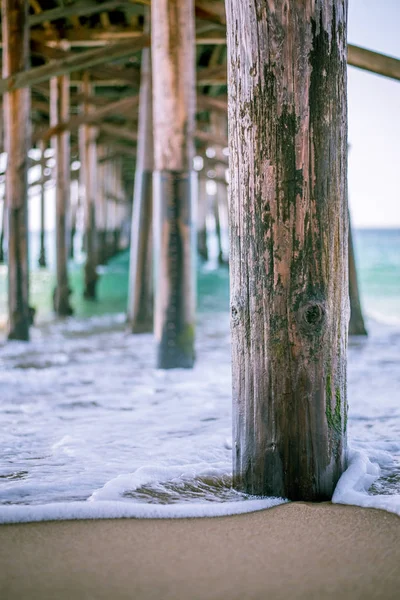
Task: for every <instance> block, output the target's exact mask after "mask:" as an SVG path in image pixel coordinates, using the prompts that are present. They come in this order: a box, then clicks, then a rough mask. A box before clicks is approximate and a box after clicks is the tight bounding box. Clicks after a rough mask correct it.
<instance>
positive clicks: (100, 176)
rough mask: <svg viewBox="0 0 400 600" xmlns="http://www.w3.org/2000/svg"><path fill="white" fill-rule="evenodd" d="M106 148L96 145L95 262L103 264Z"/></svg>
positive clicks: (105, 254)
mask: <svg viewBox="0 0 400 600" xmlns="http://www.w3.org/2000/svg"><path fill="white" fill-rule="evenodd" d="M106 157H107V148H106V147H105V146H104V145H103V144H98V145H97V160H98V164H97V189H96V231H97V263H98V264H99V265H104V264H106V262H107V259H108V253H107V231H106V219H107V214H106V172H107V169H106V164H105V162H104V159H105V158H106Z"/></svg>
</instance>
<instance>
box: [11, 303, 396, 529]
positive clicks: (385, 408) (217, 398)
mask: <svg viewBox="0 0 400 600" xmlns="http://www.w3.org/2000/svg"><path fill="white" fill-rule="evenodd" d="M369 328H370V337H369V338H368V340H363V341H357V342H355V343H352V344H351V345H350V352H349V401H350V414H349V440H350V444H351V445H352V446H353V447H356V448H358V449H361V450H364V451H365V452H366V454H367V455H369V456H371V457H372V458H373V459H374V460H376V461H377V462H378V463H381V465H382V467H383V468H382V473H381V477H380V478H379V479H377V480H376V481H375V484H374V487H373V489H372V490H371V491H370V493H371V494H372V493H377V492H379V494H400V477H399V475H400V442H399V440H400V403H399V389H400V365H399V362H400V361H399V357H400V330H396V329H394V328H392V327H388V326H382V325H378V324H376V323H373V322H370V323H369ZM197 339H198V341H197V353H198V360H197V363H196V367H195V369H194V370H193V371H190V370H177V371H157V370H155V369H154V366H153V365H154V344H153V339H152V336H150V335H138V336H132V335H129V334H127V333H126V331H125V324H124V316H123V315H117V316H105V317H93V318H91V319H88V320H83V319H81V320H80V319H68V320H66V321H65V322H63V323H52V324H48V325H46V326H43V327H42V328H40V329H35V330H34V331H33V340H32V343H31V344H30V345H29V346H27V345H26V344H23V343H18V342H13V343H9V344H7V345H5V346H3V347H2V348H1V349H0V385H1V390H2V403H1V409H0V420H1V422H2V430H3V435H2V436H1V442H0V455H1V456H2V461H1V467H0V503H1V504H2V505H15V504H19V505H21V504H23V505H29V504H30V505H42V504H49V503H68V502H74V501H85V500H87V499H91V501H93V502H96V501H98V502H101V501H120V502H134V503H146V504H149V503H151V504H154V503H159V504H174V503H177V502H179V503H183V502H189V503H194V502H199V501H201V502H202V503H204V502H210V503H212V502H215V501H218V502H245V501H248V497H247V496H245V495H243V494H238V493H237V492H234V491H233V490H231V482H230V481H231V480H230V460H231V375H230V349H229V326H228V317H227V315H226V313H219V314H215V313H214V314H213V315H210V314H205V315H203V316H202V317H201V318H200V323H199V327H198V338H197ZM391 461H392V462H391ZM375 479H376V478H375ZM370 483H372V481H371V482H370ZM0 520H1V512H0Z"/></svg>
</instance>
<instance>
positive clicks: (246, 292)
mask: <svg viewBox="0 0 400 600" xmlns="http://www.w3.org/2000/svg"><path fill="white" fill-rule="evenodd" d="M226 8H227V33H228V84H229V129H230V132H229V133H230V135H229V138H230V142H229V145H230V153H229V157H230V158H229V160H230V211H231V215H230V225H231V228H230V238H231V241H230V243H231V260H230V267H231V327H232V361H233V403H234V410H233V412H234V416H233V420H234V425H233V445H234V450H233V469H234V486H235V487H236V488H238V489H241V490H245V491H246V492H249V493H252V494H260V495H271V496H283V497H287V498H290V499H292V500H328V499H330V498H331V496H332V493H333V490H334V489H335V486H336V483H337V481H338V479H339V477H340V475H341V474H342V472H343V469H344V468H345V465H346V421H347V398H346V351H347V327H348V316H349V311H348V277H347V236H348V231H347V226H348V223H347V221H348V214H347V194H346V178H347V114H346V19H347V1H346V0H332V1H331V2H329V3H328V2H323V0H316V1H315V2H290V3H288V2H286V0H275V1H274V0H271V1H270V2H268V3H267V5H266V3H265V1H264V0H255V2H252V3H243V4H242V3H238V2H236V0H227V1H226Z"/></svg>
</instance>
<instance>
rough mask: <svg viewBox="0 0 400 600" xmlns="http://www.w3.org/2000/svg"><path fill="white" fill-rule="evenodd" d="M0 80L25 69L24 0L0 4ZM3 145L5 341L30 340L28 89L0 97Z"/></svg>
mask: <svg viewBox="0 0 400 600" xmlns="http://www.w3.org/2000/svg"><path fill="white" fill-rule="evenodd" d="M1 16H2V34H3V58H2V60H3V79H5V78H7V77H11V76H12V75H14V74H15V73H19V72H21V71H24V70H25V69H28V67H29V26H28V0H3V2H2V3H1ZM3 111H4V113H3V115H4V134H5V135H4V138H5V139H4V142H5V143H4V147H5V150H6V152H7V175H6V205H7V212H8V309H9V330H8V337H9V339H17V340H28V339H29V323H30V314H29V264H28V181H27V175H28V150H29V147H30V135H31V131H30V90H29V89H28V88H22V89H17V90H13V91H10V92H7V93H6V94H4V98H3Z"/></svg>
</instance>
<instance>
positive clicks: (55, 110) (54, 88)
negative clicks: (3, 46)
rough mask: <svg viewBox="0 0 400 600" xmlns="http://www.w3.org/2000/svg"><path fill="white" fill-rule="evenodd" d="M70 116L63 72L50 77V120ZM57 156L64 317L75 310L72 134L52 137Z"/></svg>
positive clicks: (59, 295) (59, 307)
mask: <svg viewBox="0 0 400 600" xmlns="http://www.w3.org/2000/svg"><path fill="white" fill-rule="evenodd" d="M68 118H69V77H68V75H61V76H60V77H53V78H52V79H51V80H50V124H51V125H52V126H53V127H54V126H56V125H58V124H59V123H60V122H63V121H67V120H68ZM52 144H53V148H54V156H55V160H56V167H55V183H56V278H57V284H56V288H55V290H54V310H55V312H56V313H57V315H59V316H60V317H65V316H68V315H71V314H72V312H73V311H72V308H71V305H70V302H69V296H70V294H71V290H70V287H69V282H68V242H69V235H68V227H67V222H68V212H69V207H70V193H71V177H70V134H69V132H68V131H63V132H60V133H57V134H56V135H54V136H53V138H52Z"/></svg>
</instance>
